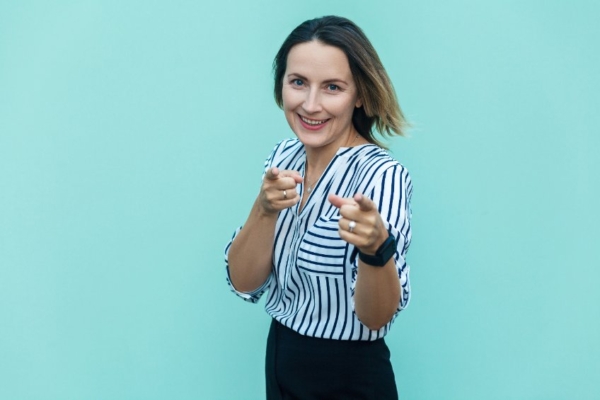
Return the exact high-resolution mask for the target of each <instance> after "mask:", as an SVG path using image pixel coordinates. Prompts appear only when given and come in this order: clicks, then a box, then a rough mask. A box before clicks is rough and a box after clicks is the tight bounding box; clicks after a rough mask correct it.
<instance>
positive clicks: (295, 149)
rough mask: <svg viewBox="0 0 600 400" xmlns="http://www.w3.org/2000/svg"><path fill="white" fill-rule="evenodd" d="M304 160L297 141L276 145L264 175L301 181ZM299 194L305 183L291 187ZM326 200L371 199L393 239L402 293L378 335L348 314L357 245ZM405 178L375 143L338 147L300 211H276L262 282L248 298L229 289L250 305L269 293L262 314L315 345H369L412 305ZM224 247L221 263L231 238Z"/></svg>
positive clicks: (409, 190) (409, 186)
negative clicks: (287, 174) (268, 268)
mask: <svg viewBox="0 0 600 400" xmlns="http://www.w3.org/2000/svg"><path fill="white" fill-rule="evenodd" d="M305 166H306V153H305V152H304V146H303V145H302V143H301V142H300V141H298V140H297V139H288V140H284V141H282V142H280V143H279V144H278V145H277V146H276V147H275V149H274V150H273V152H272V153H271V155H270V156H269V158H268V159H267V160H266V162H265V170H266V169H268V168H271V167H277V168H279V169H282V170H295V171H299V173H300V174H301V175H302V176H304V171H305ZM297 190H298V193H299V194H300V195H301V196H302V195H308V193H305V192H304V187H303V184H299V185H298V187H297ZM329 193H335V194H337V195H339V196H342V197H352V196H354V194H356V193H362V194H364V195H366V196H367V197H369V198H370V199H372V200H373V201H374V202H375V204H376V205H377V207H378V209H379V213H380V214H381V216H382V218H383V221H384V223H385V225H386V228H388V229H389V230H390V232H391V234H392V235H394V236H395V238H396V242H397V244H398V248H397V251H396V254H395V255H394V259H395V261H396V267H397V269H398V277H399V279H400V284H401V288H402V292H401V296H400V297H401V299H400V304H398V309H397V311H396V314H395V315H394V317H393V318H392V320H391V321H390V322H389V323H388V324H387V325H385V326H384V327H382V328H381V329H380V330H378V331H372V330H370V329H369V328H367V327H366V326H365V325H363V324H362V323H361V322H360V321H359V319H358V318H357V316H356V313H355V312H354V287H355V284H356V275H357V270H358V257H357V254H356V251H355V246H353V245H351V244H349V243H347V242H345V241H344V240H342V239H341V238H340V236H339V234H338V221H339V219H340V215H339V210H338V209H337V208H336V207H334V206H333V205H332V204H331V203H329V201H328V200H327V196H328V194H329ZM411 193H412V184H411V180H410V176H409V175H408V171H407V170H406V169H405V168H404V167H403V166H402V165H400V164H399V163H398V162H397V161H396V160H394V159H393V158H391V157H390V156H389V155H388V153H387V152H386V151H385V150H383V149H381V148H380V147H378V146H376V145H373V144H366V145H362V146H356V147H342V148H340V149H339V150H338V151H337V153H336V155H335V156H334V157H333V159H332V160H331V162H330V163H329V165H328V166H327V169H326V170H325V171H324V172H323V175H322V176H321V179H320V180H319V181H318V182H317V184H316V185H315V187H314V188H313V190H312V192H311V193H310V195H309V198H308V199H307V200H306V204H305V205H304V208H303V209H302V211H301V212H300V213H299V212H298V209H299V204H296V205H295V206H293V207H291V208H288V209H285V210H283V211H281V212H280V214H279V217H278V219H277V224H276V227H275V242H274V247H273V269H272V272H271V275H270V276H269V278H268V279H267V280H266V282H265V283H264V284H263V285H262V286H261V287H260V288H258V289H256V290H255V291H253V292H249V293H244V292H239V291H237V290H235V288H234V287H233V285H232V284H231V281H230V280H229V276H228V277H227V282H228V284H229V286H230V287H231V290H232V291H234V292H235V293H236V294H237V295H238V296H240V297H242V298H243V299H244V300H246V301H250V302H252V303H256V302H257V301H258V300H259V298H260V297H261V296H262V295H263V294H264V293H265V292H267V291H268V296H267V302H266V305H265V309H266V311H267V313H269V314H270V315H271V316H272V317H273V318H275V319H276V320H277V321H279V322H280V323H282V324H283V325H285V326H287V327H289V328H291V329H293V330H295V331H296V332H298V333H300V334H302V335H307V336H314V337H319V338H326V339H339V340H375V339H378V338H380V337H383V336H384V335H385V334H386V333H387V332H388V330H389V329H390V327H391V325H392V323H393V322H394V319H395V318H396V316H397V315H398V313H399V312H400V311H401V310H402V309H404V308H405V307H406V306H407V305H408V301H409V298H410V282H409V266H408V265H407V264H406V261H405V259H404V257H405V255H406V252H407V250H408V246H409V244H410V239H411V229H410V204H409V203H410V197H411ZM241 229H242V228H238V229H237V230H236V232H235V234H234V235H233V238H232V239H231V241H230V242H229V243H228V244H227V247H226V248H225V261H226V262H227V255H228V252H229V248H230V246H231V243H232V242H233V240H235V237H236V235H237V234H238V233H239V231H240V230H241Z"/></svg>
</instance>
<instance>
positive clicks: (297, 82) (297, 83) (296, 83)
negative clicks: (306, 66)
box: [292, 79, 304, 86]
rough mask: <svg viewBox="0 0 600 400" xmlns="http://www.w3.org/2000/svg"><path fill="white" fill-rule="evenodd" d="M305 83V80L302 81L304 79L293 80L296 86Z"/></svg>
mask: <svg viewBox="0 0 600 400" xmlns="http://www.w3.org/2000/svg"><path fill="white" fill-rule="evenodd" d="M303 83H304V82H302V79H294V80H293V81H292V85H295V86H302V84H303Z"/></svg>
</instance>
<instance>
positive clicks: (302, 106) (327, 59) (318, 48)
mask: <svg viewBox="0 0 600 400" xmlns="http://www.w3.org/2000/svg"><path fill="white" fill-rule="evenodd" d="M282 97H283V110H284V112H285V117H286V119H287V121H288V123H289V124H290V127H291V128H292V130H293V131H294V133H295V134H296V136H298V139H299V140H300V141H301V142H302V143H303V144H304V146H306V147H307V149H308V148H310V149H311V150H316V151H327V150H329V151H331V152H333V153H335V151H337V149H338V148H340V147H343V146H347V145H349V143H350V142H351V141H352V140H353V139H354V138H355V135H356V133H357V132H356V130H355V129H354V126H353V125H352V113H353V111H354V108H355V107H359V106H360V105H361V103H360V100H359V99H358V95H357V91H356V85H355V84H354V79H353V77H352V72H350V66H349V65H348V58H347V57H346V54H344V52H343V51H342V50H340V49H339V48H337V47H333V46H329V45H326V44H323V43H321V42H319V41H316V40H313V41H311V42H305V43H301V44H297V45H295V46H294V47H292V49H291V50H290V52H289V54H288V58H287V69H286V71H285V74H284V76H283V86H282Z"/></svg>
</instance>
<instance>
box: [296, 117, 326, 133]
mask: <svg viewBox="0 0 600 400" xmlns="http://www.w3.org/2000/svg"><path fill="white" fill-rule="evenodd" d="M298 118H299V119H300V124H301V125H302V126H303V127H304V128H306V129H309V130H311V131H317V130H319V129H321V128H323V127H324V126H325V124H326V123H327V122H328V121H329V120H330V118H327V119H311V118H307V117H305V116H303V115H300V114H298Z"/></svg>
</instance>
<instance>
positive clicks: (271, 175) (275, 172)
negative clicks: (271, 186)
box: [265, 167, 279, 181]
mask: <svg viewBox="0 0 600 400" xmlns="http://www.w3.org/2000/svg"><path fill="white" fill-rule="evenodd" d="M278 176H279V169H277V167H273V168H269V169H268V170H267V172H266V173H265V178H267V179H268V180H271V181H274V180H275V179H277V177H278Z"/></svg>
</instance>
